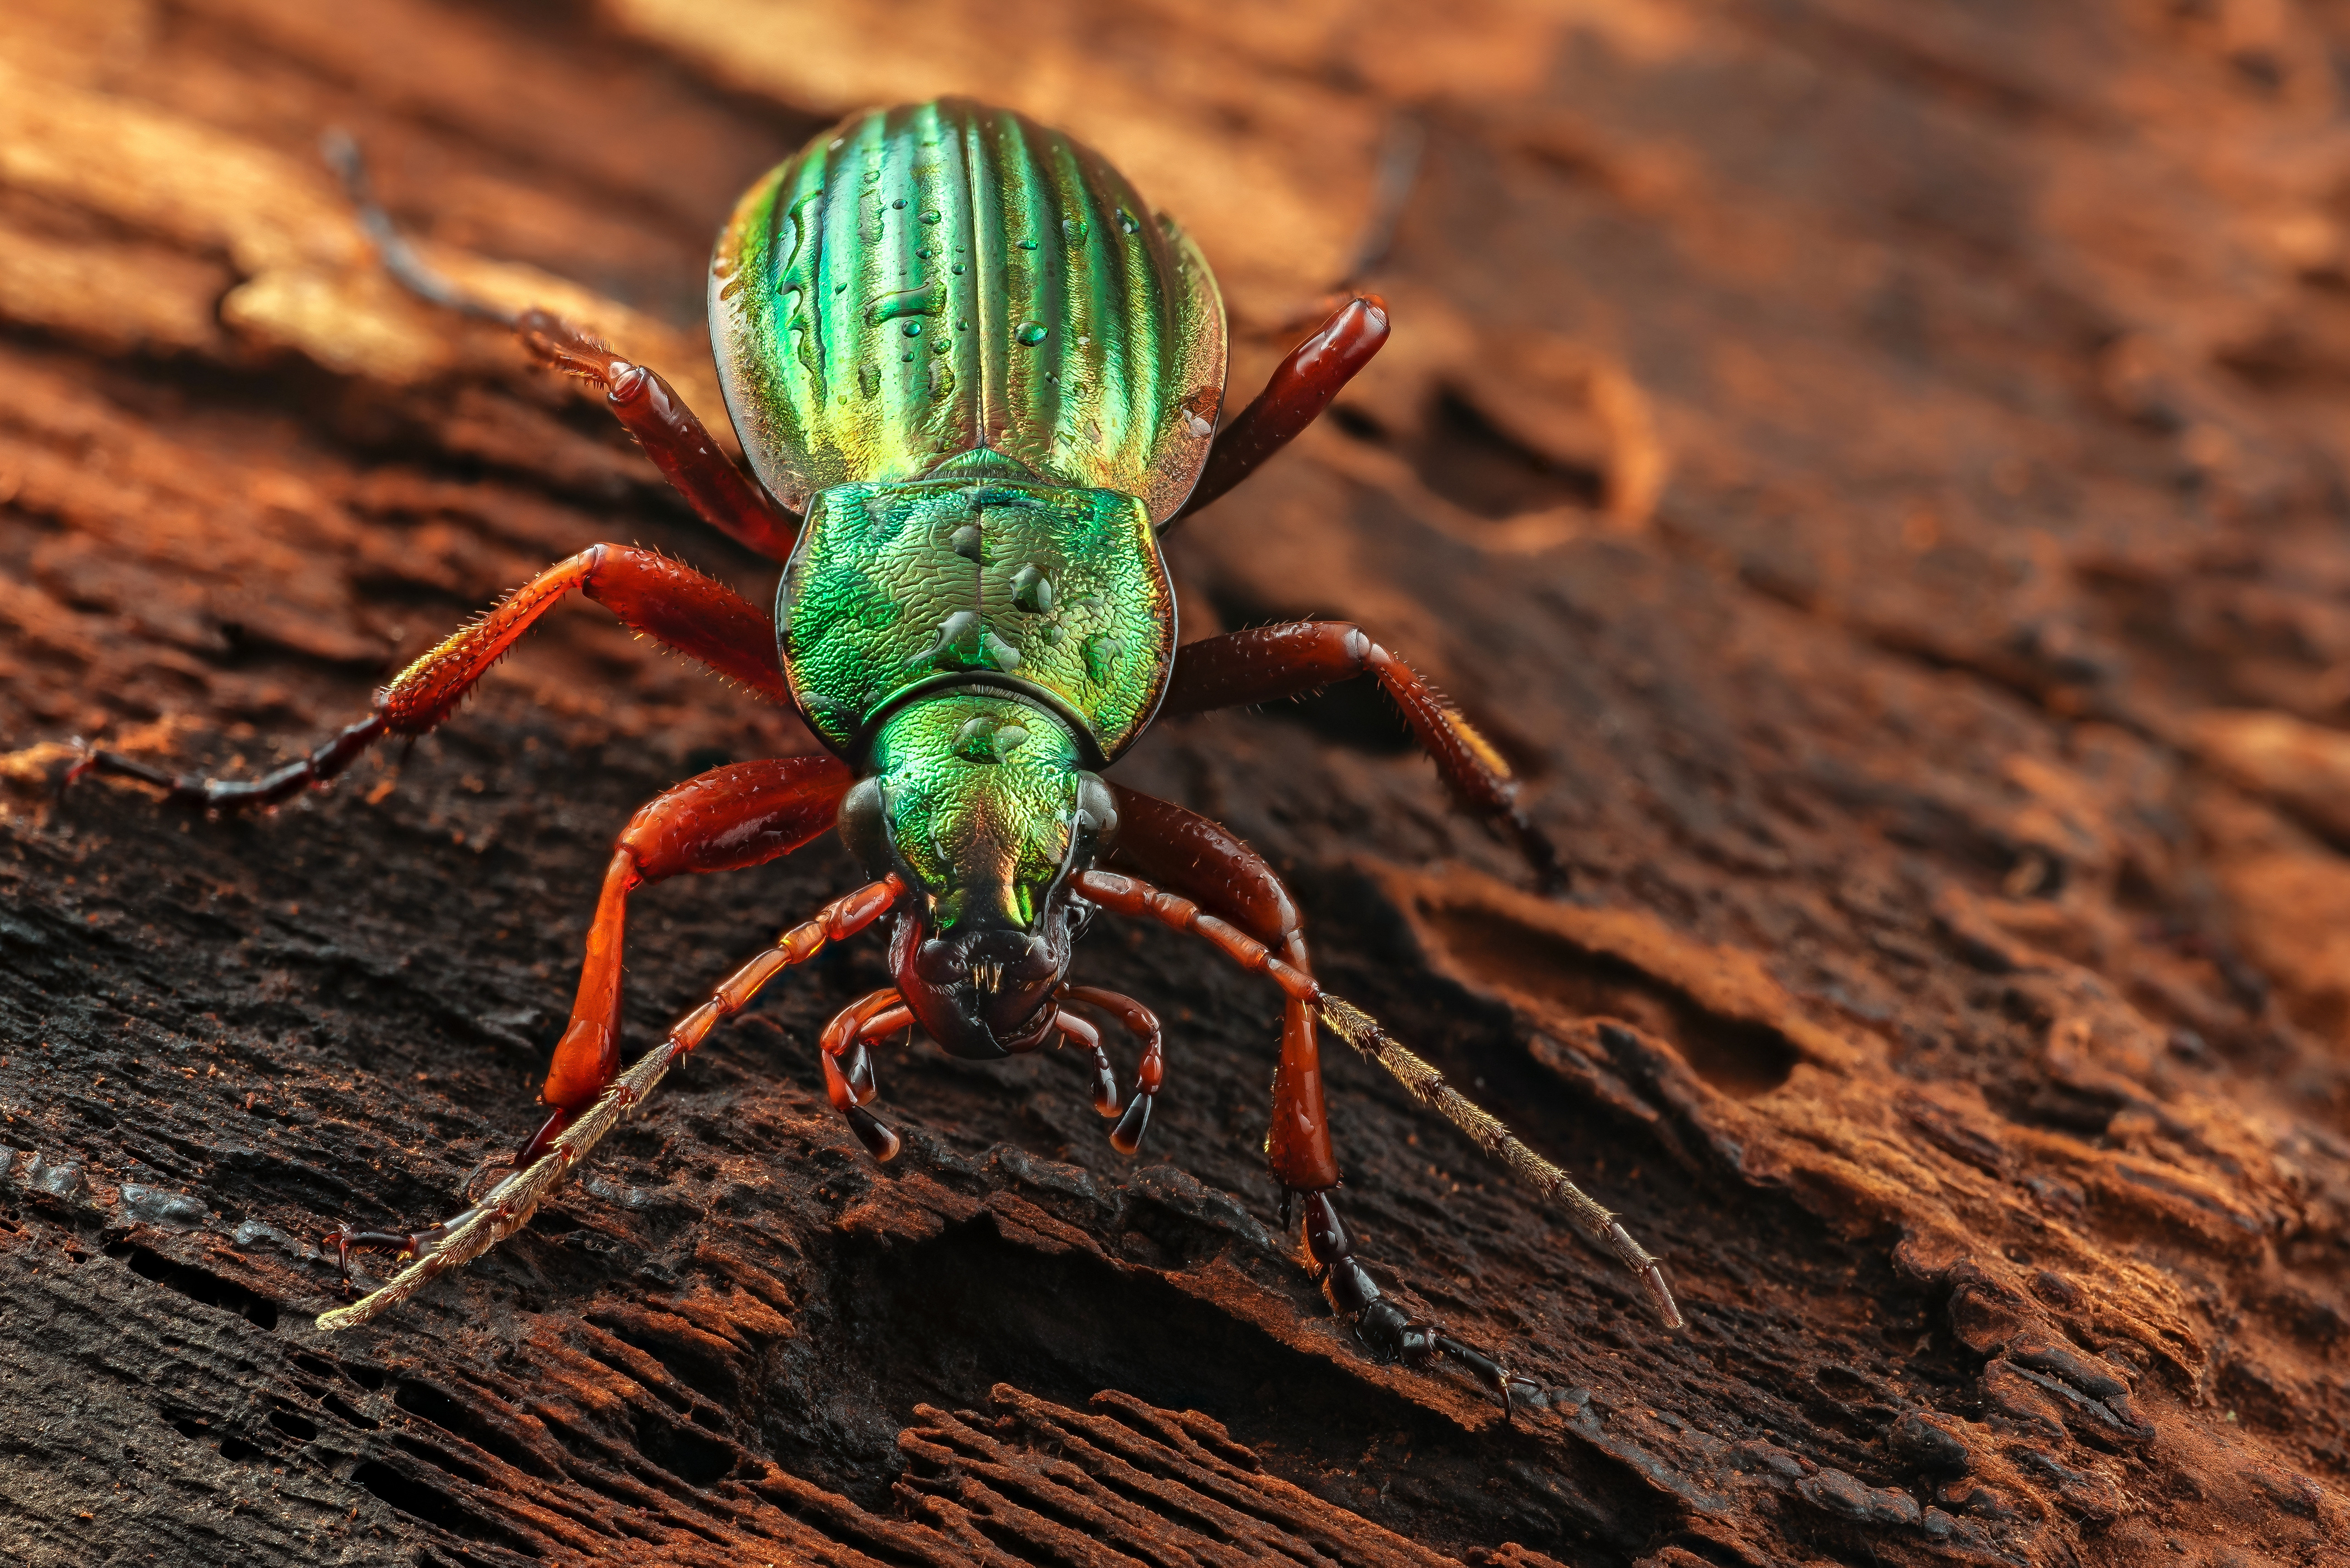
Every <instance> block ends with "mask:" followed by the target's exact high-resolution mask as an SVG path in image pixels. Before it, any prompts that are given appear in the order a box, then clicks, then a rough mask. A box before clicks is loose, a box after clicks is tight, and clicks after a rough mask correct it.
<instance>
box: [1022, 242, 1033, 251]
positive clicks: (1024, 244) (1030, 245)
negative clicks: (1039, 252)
mask: <svg viewBox="0 0 2350 1568" xmlns="http://www.w3.org/2000/svg"><path fill="white" fill-rule="evenodd" d="M1020 248H1021V249H1022V250H1024V251H1033V250H1035V248H1036V242H1035V240H1022V241H1021V242H1020Z"/></svg>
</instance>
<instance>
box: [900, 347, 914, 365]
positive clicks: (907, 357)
mask: <svg viewBox="0 0 2350 1568" xmlns="http://www.w3.org/2000/svg"><path fill="white" fill-rule="evenodd" d="M898 358H899V359H900V360H902V361H904V362H905V363H906V364H909V365H910V364H912V363H913V362H914V355H913V351H912V350H911V349H909V350H907V351H906V352H905V353H903V354H900V355H899V356H898Z"/></svg>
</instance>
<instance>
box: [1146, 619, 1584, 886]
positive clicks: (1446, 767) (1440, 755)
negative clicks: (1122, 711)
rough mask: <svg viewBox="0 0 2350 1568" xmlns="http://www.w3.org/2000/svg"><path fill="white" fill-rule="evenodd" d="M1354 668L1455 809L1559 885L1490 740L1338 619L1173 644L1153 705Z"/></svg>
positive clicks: (1543, 882) (1209, 705)
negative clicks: (1388, 704)
mask: <svg viewBox="0 0 2350 1568" xmlns="http://www.w3.org/2000/svg"><path fill="white" fill-rule="evenodd" d="M1357 675H1370V676H1372V677H1375V678H1376V679H1377V680H1378V683H1379V686H1380V689H1381V690H1383V691H1386V692H1387V694H1388V698H1389V699H1390V700H1392V701H1394V703H1395V705H1396V706H1397V707H1398V708H1399V709H1400V710H1402V712H1403V716H1404V719H1405V721H1406V722H1408V723H1409V724H1410V725H1411V730H1412V733H1413V734H1414V735H1415V736H1417V737H1418V738H1419V743H1420V746H1421V749H1423V750H1424V751H1426V752H1427V753H1429V755H1430V756H1431V757H1433V758H1434V759H1435V760H1436V767H1437V771H1438V772H1439V773H1440V774H1443V775H1444V782H1445V783H1446V784H1450V785H1451V787H1452V794H1453V798H1454V799H1456V800H1458V801H1459V802H1460V803H1461V808H1462V809H1463V810H1465V811H1468V812H1470V813H1471V815H1476V816H1479V817H1482V818H1483V819H1484V820H1485V821H1487V822H1489V823H1491V824H1492V825H1493V826H1496V827H1499V828H1501V829H1503V831H1505V832H1506V833H1507V834H1508V835H1509V836H1510V837H1511V838H1513V840H1515V842H1516V844H1517V846H1518V852H1519V853H1520V854H1521V855H1523V856H1524V857H1525V860H1526V864H1527V865H1528V866H1529V867H1532V868H1533V870H1534V879H1535V881H1536V882H1537V883H1538V884H1539V885H1540V886H1541V887H1542V888H1543V890H1544V891H1545V892H1555V891H1558V890H1560V889H1562V888H1565V886H1566V871H1565V867H1563V866H1561V865H1560V864H1559V858H1558V847H1557V846H1555V845H1554V844H1553V843H1551V841H1550V836H1549V835H1548V834H1546V833H1544V832H1543V830H1542V829H1541V828H1539V827H1537V826H1534V819H1533V818H1532V817H1530V816H1528V815H1526V813H1525V809H1524V807H1523V806H1521V805H1519V804H1518V781H1517V779H1516V778H1515V777H1514V776H1513V774H1511V772H1510V764H1509V763H1507V762H1505V761H1504V760H1503V757H1502V754H1501V753H1499V752H1497V751H1495V750H1494V749H1493V744H1492V742H1490V741H1488V740H1486V739H1485V737H1484V736H1482V735H1481V734H1479V733H1478V732H1477V731H1476V728H1475V726H1473V725H1471V723H1470V722H1469V721H1468V720H1467V719H1464V718H1462V717H1461V713H1460V712H1459V711H1458V710H1456V709H1455V708H1454V707H1453V706H1452V705H1451V703H1450V702H1448V701H1445V700H1444V698H1443V696H1442V695H1441V694H1440V693H1439V692H1438V691H1437V690H1436V689H1435V688H1434V687H1433V686H1430V684H1429V683H1428V682H1427V681H1426V680H1423V679H1422V678H1421V677H1420V674H1419V671H1418V670H1414V669H1412V667H1411V666H1410V665H1409V664H1406V663H1405V662H1404V661H1403V660H1402V659H1398V658H1397V657H1396V656H1395V655H1394V654H1392V653H1389V652H1388V650H1387V649H1384V648H1381V647H1380V646H1379V645H1378V643H1376V642H1373V641H1372V640H1371V639H1370V638H1369V637H1368V636H1367V635H1366V634H1365V633H1364V631H1363V629H1362V628H1360V627H1357V626H1355V625H1352V624H1350V623H1348V622H1347V621H1343V620H1300V621H1291V622H1288V623H1287V624H1285V625H1282V626H1260V627H1253V628H1249V629H1248V630H1245V631H1231V632H1226V633H1225V634H1224V635H1222V637H1210V638H1202V639H1201V640H1200V641H1198V642H1192V643H1186V644H1185V645H1184V646H1182V647H1181V648H1179V649H1176V650H1175V669H1174V672H1173V674H1172V675H1171V676H1170V678H1169V681H1168V687H1167V701H1166V702H1165V703H1164V704H1163V705H1162V706H1161V708H1160V710H1159V711H1161V712H1162V713H1170V714H1171V713H1201V712H1206V711H1209V710H1210V709H1213V708H1245V707H1253V706H1254V705H1256V704H1258V703H1261V702H1271V701H1275V700H1277V699H1280V698H1283V697H1302V696H1305V694H1306V693H1308V692H1312V691H1320V690H1321V689H1322V688H1323V687H1325V686H1328V685H1332V684H1334V683H1336V682H1337V681H1340V680H1351V679H1353V678H1354V677H1356V676H1357Z"/></svg>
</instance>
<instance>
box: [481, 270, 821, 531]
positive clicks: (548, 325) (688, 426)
mask: <svg viewBox="0 0 2350 1568" xmlns="http://www.w3.org/2000/svg"><path fill="white" fill-rule="evenodd" d="M514 328H515V334H516V335H517V336H518V337H521V339H522V343H523V347H524V348H526V349H528V350H529V351H530V353H531V355H532V357H533V358H536V359H537V360H538V361H539V363H541V364H543V365H549V366H552V367H554V368H555V369H558V370H561V371H562V372H564V373H565V374H566V375H570V376H577V377H580V378H582V379H586V380H590V381H593V382H595V383H596V384H597V385H598V386H599V387H601V388H603V389H604V401H605V403H606V404H607V405H608V406H609V408H610V409H611V410H612V413H613V415H614V417H615V418H617V419H618V420H619V421H620V423H621V424H622V425H624V426H626V427H627V428H628V431H629V434H630V435H632V436H635V437H636V438H637V444H638V445H639V446H641V447H642V448H644V449H645V455H646V456H647V457H649V458H650V459H652V460H653V466H654V467H655V468H658V469H660V471H661V477H663V478H664V479H667V480H668V481H669V482H670V483H671V484H672V485H674V486H676V487H677V492H678V493H679V494H681V495H682V496H684V497H685V499H686V500H687V502H688V503H690V504H691V505H692V507H693V509H694V511H695V512H697V513H699V514H701V516H702V521H703V522H705V523H707V524H710V525H711V526H712V527H713V528H715V529H717V530H718V531H719V532H720V533H722V534H723V535H726V536H727V537H728V538H730V539H733V540H734V541H735V542H736V543H738V544H741V545H748V546H749V547H750V548H752V549H754V550H756V551H757V552H759V554H761V555H762V556H766V557H767V558H768V559H769V560H774V561H781V560H786V559H788V558H789V557H790V556H791V553H792V546H793V545H795V544H796V543H797V542H798V540H799V531H800V520H799V518H798V517H796V516H795V515H794V514H791V513H789V512H786V511H785V510H784V508H783V507H782V506H781V505H779V504H777V503H776V502H775V499H774V498H773V497H771V496H770V495H768V493H767V492H766V490H765V488H764V486H762V485H761V484H759V483H757V482H756V481H754V480H753V479H752V478H750V476H748V475H747V474H745V473H744V472H743V471H742V470H741V469H739V468H737V467H735V466H734V464H733V462H730V461H728V459H727V457H726V454H725V453H724V452H721V451H720V450H719V448H718V442H717V441H715V440H713V439H712V436H711V434H710V431H709V430H708V429H707V428H706V427H705V426H704V425H703V424H702V421H701V420H700V419H698V418H696V417H695V415H694V412H693V410H691V409H689V408H687V407H686V406H685V400H684V399H682V398H681V397H679V396H678V395H677V389H676V388H674V387H672V386H671V385H670V384H669V382H668V381H667V379H664V378H663V377H662V376H661V374H660V371H658V370H655V369H651V368H650V366H645V365H633V364H630V363H629V361H628V360H626V359H623V358H620V357H619V355H618V354H615V353H613V352H612V349H611V346H610V345H609V344H608V343H606V342H605V341H604V340H603V339H602V338H600V337H597V336H596V335H595V334H594V333H592V332H588V331H585V330H583V329H581V328H579V327H574V326H573V325H571V323H569V322H567V321H566V320H564V319H563V318H562V317H558V316H554V315H551V314H549V313H548V312H546V311H544V310H525V311H524V312H523V313H522V315H521V316H520V317H517V318H515V322H514Z"/></svg>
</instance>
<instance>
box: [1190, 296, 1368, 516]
mask: <svg viewBox="0 0 2350 1568" xmlns="http://www.w3.org/2000/svg"><path fill="white" fill-rule="evenodd" d="M1387 340H1388V307H1387V302H1386V301H1384V300H1382V299H1380V298H1379V296H1377V295H1375V294H1372V295H1364V296H1360V297H1358V298H1356V299H1350V300H1348V301H1347V303H1346V304H1345V305H1342V306H1339V307H1338V310H1337V313H1336V315H1334V316H1332V317H1330V319H1329V320H1327V321H1326V322H1324V323H1323V324H1322V329H1321V330H1320V331H1318V332H1316V333H1315V334H1314V336H1313V337H1308V338H1307V339H1306V340H1305V342H1303V343H1301V344H1299V345H1298V346H1297V347H1296V348H1294V349H1292V350H1291V351H1290V355H1289V358H1286V359H1284V360H1283V361H1282V362H1281V364H1280V365H1279V366H1278V367H1277V368H1276V369H1274V372H1273V379H1270V380H1268V381H1267V382H1265V384H1264V390H1263V391H1262V392H1259V393H1258V394H1257V395H1256V401H1254V402H1253V403H1251V404H1250V405H1249V406H1248V407H1247V408H1245V409H1243V410H1241V411H1240V412H1239V413H1238V414H1237V415H1235V416H1234V417H1233V419H1232V422H1230V423H1229V424H1227V425H1225V426H1224V428H1223V429H1222V430H1221V431H1217V432H1216V444H1215V445H1214V446H1213V447H1212V448H1211V449H1210V450H1209V452H1208V463H1207V466H1206V467H1205V468H1203V469H1201V471H1200V483H1198V484H1196V485H1194V486H1193V487H1192V490H1191V499H1190V500H1189V501H1186V502H1185V503H1184V504H1183V509H1182V510H1181V511H1180V512H1178V513H1176V514H1175V515H1174V516H1172V517H1170V518H1169V519H1168V520H1167V527H1169V528H1172V527H1174V526H1175V524H1178V523H1180V522H1181V521H1182V520H1183V519H1184V518H1186V517H1189V516H1190V515H1191V514H1192V513H1194V512H1197V511H1199V510H1201V508H1202V507H1205V506H1209V505H1211V504H1214V503H1215V502H1216V501H1217V500H1218V499H1219V498H1220V497H1222V495H1223V494H1224V493H1225V492H1226V491H1228V490H1230V489H1232V486H1234V485H1236V484H1238V483H1240V482H1241V481H1242V480H1243V479H1246V478H1247V477H1248V476H1249V475H1250V474H1252V473H1254V472H1256V471H1257V470H1258V469H1260V468H1262V467H1263V466H1264V462H1265V460H1266V459H1268V458H1270V457H1271V456H1273V454H1274V452H1279V451H1280V450H1281V449H1282V448H1283V447H1285V446H1287V445H1288V444H1289V443H1290V442H1291V441H1295V439H1296V438H1297V436H1298V433H1299V432H1300V431H1304V430H1305V427H1306V426H1307V425H1310V424H1312V423H1313V422H1314V421H1315V419H1316V418H1318V417H1319V416H1320V415H1321V412H1322V410H1324V409H1326V408H1328V407H1329V406H1330V400H1331V399H1333V398H1335V397H1336V396H1337V395H1338V392H1339V389H1341V388H1343V387H1345V386H1346V384H1347V382H1349V381H1351V380H1353V379H1355V373H1356V372H1357V371H1358V370H1360V369H1362V368H1363V367H1364V366H1366V365H1367V364H1369V363H1370V362H1371V356H1372V355H1374V354H1377V353H1378V351H1379V346H1380V345H1381V344H1383V343H1385V342H1386V341H1387ZM1162 532H1163V530H1162Z"/></svg>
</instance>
